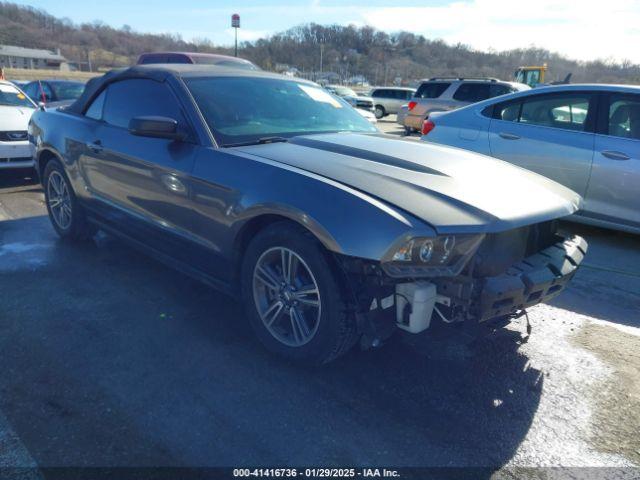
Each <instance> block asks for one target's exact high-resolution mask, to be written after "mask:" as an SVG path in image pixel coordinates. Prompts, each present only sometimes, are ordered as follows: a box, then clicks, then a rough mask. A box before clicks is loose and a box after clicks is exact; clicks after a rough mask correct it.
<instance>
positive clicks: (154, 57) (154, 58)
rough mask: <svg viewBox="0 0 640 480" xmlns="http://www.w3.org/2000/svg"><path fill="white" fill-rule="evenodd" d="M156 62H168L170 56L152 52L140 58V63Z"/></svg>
mask: <svg viewBox="0 0 640 480" xmlns="http://www.w3.org/2000/svg"><path fill="white" fill-rule="evenodd" d="M154 63H168V58H167V56H166V55H162V54H151V55H144V56H143V57H142V59H141V60H140V65H149V64H154Z"/></svg>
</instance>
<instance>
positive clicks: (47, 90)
mask: <svg viewBox="0 0 640 480" xmlns="http://www.w3.org/2000/svg"><path fill="white" fill-rule="evenodd" d="M36 85H37V84H36ZM37 86H38V94H37V95H38V101H41V100H42V95H44V98H45V100H46V101H47V102H50V101H51V100H53V90H51V87H50V86H49V84H48V83H40V85H37Z"/></svg>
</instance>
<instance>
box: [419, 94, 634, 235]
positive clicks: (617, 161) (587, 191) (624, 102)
mask: <svg viewBox="0 0 640 480" xmlns="http://www.w3.org/2000/svg"><path fill="white" fill-rule="evenodd" d="M425 123H426V125H424V127H423V132H426V134H425V135H423V137H422V140H425V141H428V142H432V143H440V144H445V145H451V146H455V147H460V148H464V149H467V150H473V151H476V152H480V153H483V154H485V155H491V156H493V157H496V158H499V159H502V160H506V161H508V162H511V163H514V164H516V165H519V166H521V167H524V168H526V169H529V170H532V171H534V172H537V173H540V174H542V175H544V176H546V177H549V178H551V179H553V180H555V181H557V182H559V183H562V184H563V185H565V186H567V187H569V188H571V189H572V190H574V191H575V192H577V193H579V194H580V195H582V196H583V197H584V200H585V201H584V206H583V209H582V210H581V211H580V212H579V213H578V214H577V215H576V216H575V217H574V218H575V220H576V221H580V222H583V223H589V224H593V225H599V226H603V227H610V228H614V229H618V230H624V231H629V232H635V233H640V195H639V194H638V193H639V192H640V87H637V86H620V85H559V86H551V87H544V88H537V89H533V90H529V91H526V92H520V93H515V94H512V95H508V96H502V97H500V98H495V99H491V100H486V101H484V102H480V103H476V104H474V105H470V106H468V107H465V108H462V109H459V110H456V111H453V112H447V113H432V114H431V115H430V116H429V119H428V120H426V121H425Z"/></svg>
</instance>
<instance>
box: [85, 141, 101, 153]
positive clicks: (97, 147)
mask: <svg viewBox="0 0 640 480" xmlns="http://www.w3.org/2000/svg"><path fill="white" fill-rule="evenodd" d="M87 148H88V149H89V150H91V151H92V152H94V153H100V152H101V151H102V150H104V147H103V146H102V142H100V140H96V141H95V142H92V143H87Z"/></svg>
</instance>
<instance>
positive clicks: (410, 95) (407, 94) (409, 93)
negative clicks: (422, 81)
mask: <svg viewBox="0 0 640 480" xmlns="http://www.w3.org/2000/svg"><path fill="white" fill-rule="evenodd" d="M415 94H416V92H414V91H411V90H407V91H406V92H405V95H404V99H405V100H411V99H412V98H413V96H414V95H415Z"/></svg>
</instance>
